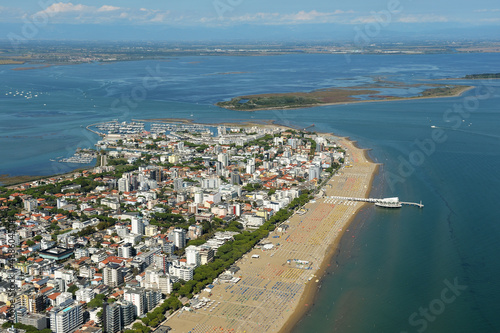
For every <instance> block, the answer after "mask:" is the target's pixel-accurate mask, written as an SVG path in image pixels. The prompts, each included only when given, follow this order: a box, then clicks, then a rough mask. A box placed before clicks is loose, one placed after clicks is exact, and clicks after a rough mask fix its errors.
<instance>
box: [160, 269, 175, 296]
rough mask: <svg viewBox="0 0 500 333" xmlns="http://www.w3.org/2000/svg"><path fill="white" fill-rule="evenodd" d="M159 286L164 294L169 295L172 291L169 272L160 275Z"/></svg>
mask: <svg viewBox="0 0 500 333" xmlns="http://www.w3.org/2000/svg"><path fill="white" fill-rule="evenodd" d="M158 286H159V288H160V291H161V293H162V294H165V295H169V294H171V293H172V280H171V279H170V275H169V274H165V275H161V276H159V277H158Z"/></svg>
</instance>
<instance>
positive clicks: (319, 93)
mask: <svg viewBox="0 0 500 333" xmlns="http://www.w3.org/2000/svg"><path fill="white" fill-rule="evenodd" d="M414 87H422V88H423V89H424V90H423V91H422V92H421V93H420V94H419V95H416V96H410V97H400V96H393V95H380V92H381V91H380V90H381V89H394V88H398V89H401V88H403V89H409V88H414ZM471 88H472V87H471V86H464V85H446V84H430V85H429V84H428V85H423V86H422V85H417V84H404V83H401V82H377V83H374V84H368V85H361V86H351V87H345V88H328V89H319V90H314V91H311V92H291V93H270V94H258V95H244V96H239V97H234V98H232V99H231V100H230V101H222V102H218V103H216V104H215V105H217V106H219V107H221V108H225V109H228V110H235V111H260V110H271V109H297V108H306V107H314V106H322V105H335V104H345V103H360V102H374V101H397V100H408V99H418V98H439V97H454V96H459V95H460V94H462V93H463V92H465V91H467V90H469V89H471ZM361 97H362V98H361Z"/></svg>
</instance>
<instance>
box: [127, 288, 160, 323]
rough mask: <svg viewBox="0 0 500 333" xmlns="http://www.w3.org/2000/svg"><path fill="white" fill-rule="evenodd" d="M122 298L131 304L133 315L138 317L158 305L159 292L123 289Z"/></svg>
mask: <svg viewBox="0 0 500 333" xmlns="http://www.w3.org/2000/svg"><path fill="white" fill-rule="evenodd" d="M123 297H124V299H125V300H126V301H129V302H132V304H133V305H134V309H135V315H136V316H138V317H139V316H142V315H143V314H145V313H147V312H148V311H151V310H153V309H154V307H155V306H157V305H158V303H160V301H161V292H159V291H156V290H146V289H144V288H128V289H125V291H124V294H123Z"/></svg>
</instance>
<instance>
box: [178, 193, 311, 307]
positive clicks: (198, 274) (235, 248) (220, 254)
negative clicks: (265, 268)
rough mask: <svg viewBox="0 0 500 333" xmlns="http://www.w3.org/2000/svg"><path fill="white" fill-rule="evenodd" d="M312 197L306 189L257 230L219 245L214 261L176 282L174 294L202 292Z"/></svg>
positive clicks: (188, 295) (243, 233)
mask: <svg viewBox="0 0 500 333" xmlns="http://www.w3.org/2000/svg"><path fill="white" fill-rule="evenodd" d="M310 199H311V196H310V195H309V192H308V191H305V192H304V193H303V194H301V195H300V196H299V197H298V198H295V199H293V200H292V202H291V203H290V204H288V206H287V207H286V208H282V209H280V210H279V211H278V212H277V213H276V214H275V215H273V216H272V217H271V218H270V219H269V220H268V221H267V222H266V223H264V224H263V225H262V226H260V227H259V228H258V229H257V230H255V231H252V232H250V231H244V232H242V233H240V234H238V235H235V236H234V241H231V242H227V243H226V244H224V245H222V246H221V247H219V249H218V250H217V254H216V256H215V260H214V261H213V262H210V263H208V264H206V265H202V266H199V267H197V268H196V269H195V271H194V276H193V279H192V280H190V281H187V282H185V281H180V282H177V283H174V285H173V291H174V294H175V295H179V296H183V297H188V298H191V297H192V296H193V294H196V293H198V292H200V291H201V290H202V289H203V288H205V286H207V285H208V284H210V283H212V282H213V280H214V279H215V278H216V277H217V276H218V275H219V274H221V273H222V272H224V271H225V270H226V269H228V268H229V267H230V266H231V265H232V264H234V262H236V260H238V259H239V258H241V257H242V256H243V255H244V254H245V253H247V252H248V251H250V250H251V249H252V248H253V247H254V246H255V245H256V244H257V243H258V242H259V241H260V240H262V239H263V238H265V237H267V235H268V234H269V232H270V231H273V230H274V229H275V228H276V225H279V224H280V223H282V222H284V221H286V220H287V219H288V218H289V217H290V216H292V214H293V212H294V210H295V209H296V208H298V207H300V206H302V205H304V204H306V203H307V202H308V201H309V200H310Z"/></svg>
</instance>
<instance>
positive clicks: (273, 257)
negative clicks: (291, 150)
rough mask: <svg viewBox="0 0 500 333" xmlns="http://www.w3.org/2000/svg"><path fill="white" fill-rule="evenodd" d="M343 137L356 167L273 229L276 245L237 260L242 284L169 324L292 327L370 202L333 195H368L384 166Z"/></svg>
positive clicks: (221, 289) (224, 288)
mask: <svg viewBox="0 0 500 333" xmlns="http://www.w3.org/2000/svg"><path fill="white" fill-rule="evenodd" d="M337 141H338V142H339V143H340V145H341V146H343V147H345V148H346V151H347V154H348V159H347V161H348V162H349V164H351V165H352V167H344V168H342V169H340V170H339V172H338V173H337V174H336V175H335V176H334V177H332V179H331V180H330V181H329V182H328V183H327V185H325V186H324V187H323V189H324V191H325V195H324V196H323V197H322V198H316V199H315V200H313V201H311V202H309V203H308V204H306V205H305V206H304V208H305V209H307V212H306V213H305V214H303V215H299V214H297V213H296V214H294V215H293V216H292V217H291V218H290V219H289V220H288V221H287V222H286V224H287V225H289V228H288V230H287V231H285V232H278V231H276V230H275V231H274V232H272V233H270V234H269V236H268V237H267V238H266V239H265V241H266V242H268V243H272V244H273V245H274V247H273V249H271V250H268V251H264V250H262V249H253V250H251V251H250V252H249V253H247V254H246V255H244V256H243V258H242V259H240V260H238V261H237V262H236V265H237V266H238V267H239V268H240V270H239V271H238V272H237V273H236V275H235V276H237V277H240V278H241V280H240V281H239V282H238V283H236V284H231V283H228V284H216V285H215V287H214V288H213V289H212V295H211V296H210V295H209V294H208V292H206V291H204V292H203V293H202V294H201V295H200V297H208V298H209V299H210V300H211V302H210V303H209V305H206V306H205V307H203V308H201V309H198V310H194V311H179V312H177V313H176V314H175V315H173V316H172V317H171V318H169V319H168V320H167V321H166V322H165V323H164V324H163V325H165V326H170V327H172V328H173V332H192V333H197V332H288V331H290V329H291V327H293V326H294V325H295V323H296V322H297V321H298V320H300V318H301V317H302V316H303V314H304V313H305V311H307V309H308V307H309V305H311V304H312V303H311V302H312V300H313V298H314V295H315V293H316V292H317V291H318V285H319V283H320V279H321V276H322V274H323V273H324V270H325V268H326V267H327V265H328V262H329V261H330V258H331V256H332V255H333V254H334V253H335V251H336V248H337V245H338V242H339V241H340V238H341V237H342V235H344V234H345V235H346V236H347V235H348V234H349V229H348V227H349V224H350V223H351V221H352V220H353V218H354V217H355V215H356V213H357V212H358V211H359V210H360V209H361V208H362V207H363V205H365V203H360V202H342V201H340V200H334V199H331V198H328V196H348V197H366V196H367V195H368V193H369V191H370V188H371V182H372V181H373V176H374V175H375V173H376V171H377V167H378V166H377V164H375V163H373V162H371V161H370V160H369V158H368V157H367V155H366V151H364V150H362V149H359V148H357V147H356V146H355V144H354V143H353V142H351V141H349V140H347V139H345V138H339V139H338V140H337ZM252 255H259V258H257V259H253V258H252ZM294 260H301V261H303V263H302V264H301V263H300V262H297V261H294Z"/></svg>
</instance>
